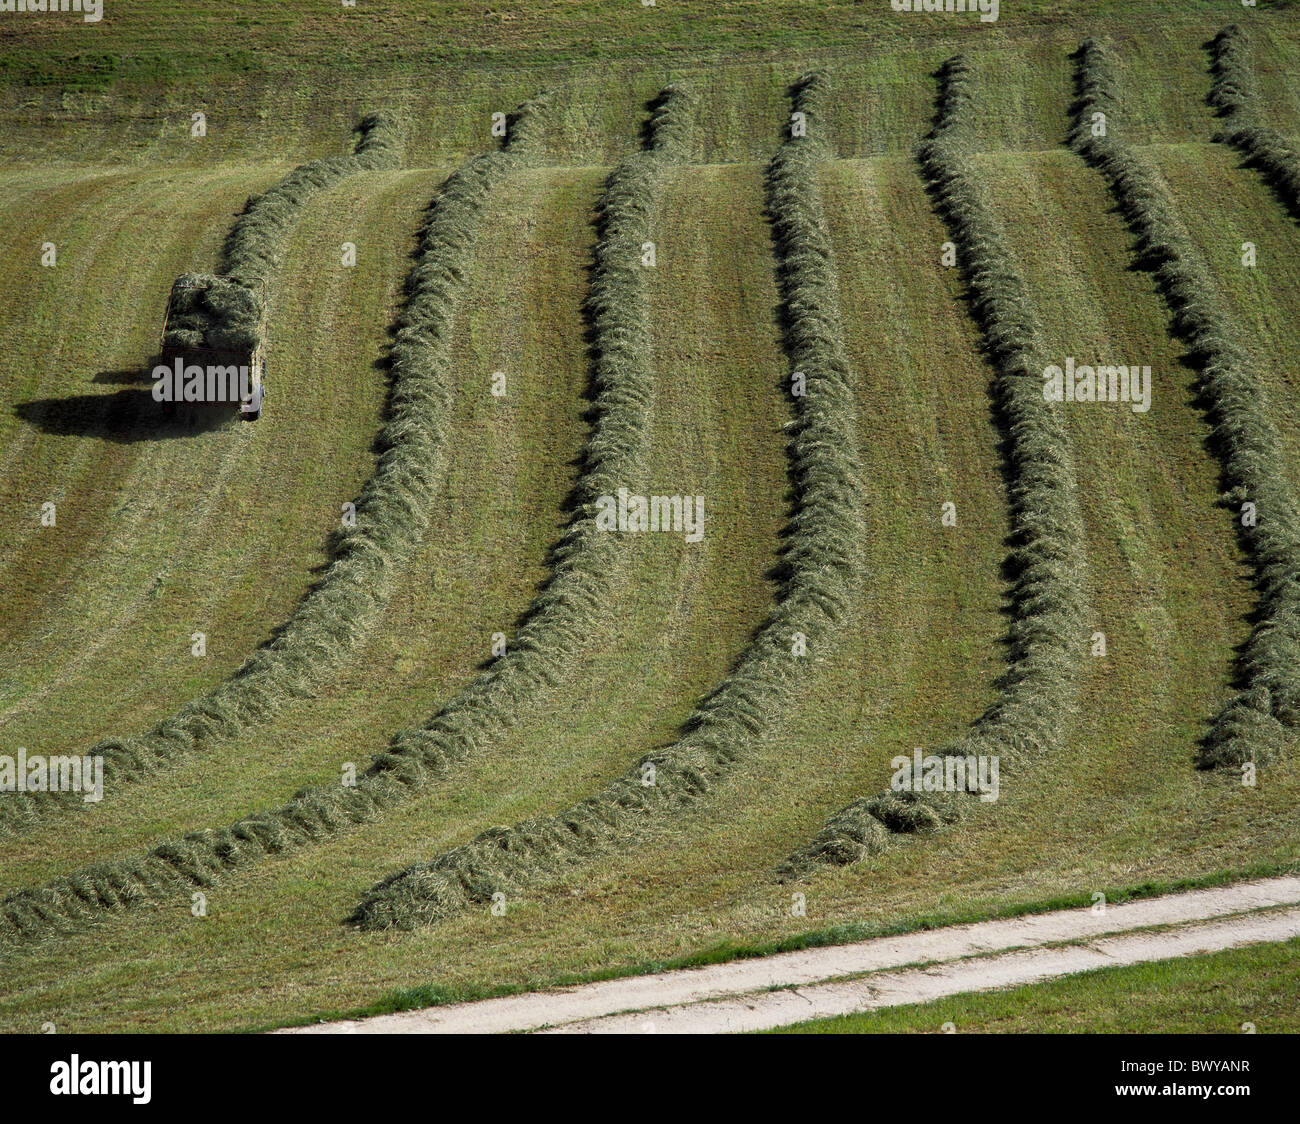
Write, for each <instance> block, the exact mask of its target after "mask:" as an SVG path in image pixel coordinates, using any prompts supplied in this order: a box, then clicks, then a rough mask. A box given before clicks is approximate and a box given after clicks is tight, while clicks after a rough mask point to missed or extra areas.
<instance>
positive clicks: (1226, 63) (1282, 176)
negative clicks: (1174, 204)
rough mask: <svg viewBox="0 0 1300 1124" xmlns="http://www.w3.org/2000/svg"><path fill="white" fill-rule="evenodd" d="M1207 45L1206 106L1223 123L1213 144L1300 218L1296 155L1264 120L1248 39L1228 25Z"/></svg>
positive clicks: (1299, 163)
mask: <svg viewBox="0 0 1300 1124" xmlns="http://www.w3.org/2000/svg"><path fill="white" fill-rule="evenodd" d="M1210 46H1211V51H1212V54H1213V63H1212V73H1213V76H1214V82H1213V84H1212V86H1211V88H1210V97H1209V101H1210V104H1211V105H1212V106H1214V108H1215V109H1216V110H1217V111H1218V113H1219V115H1220V117H1222V118H1223V129H1222V130H1221V131H1220V132H1219V134H1218V135H1217V136H1216V137H1215V140H1218V141H1222V142H1223V143H1225V144H1230V145H1232V146H1233V147H1234V148H1236V149H1237V150H1238V151H1240V152H1241V153H1242V155H1243V156H1245V157H1246V160H1247V162H1248V163H1249V164H1251V165H1252V166H1253V167H1255V168H1258V169H1259V171H1260V172H1261V173H1262V174H1263V176H1264V178H1265V180H1266V181H1267V182H1268V183H1269V185H1270V186H1271V187H1272V188H1273V190H1274V191H1276V192H1277V194H1278V196H1279V197H1280V198H1281V200H1282V202H1283V204H1284V205H1285V206H1286V207H1287V208H1288V209H1289V210H1290V212H1291V213H1292V214H1293V215H1295V216H1297V217H1298V218H1300V151H1297V149H1296V147H1295V145H1294V144H1293V143H1292V142H1291V141H1290V140H1288V139H1287V138H1286V137H1285V136H1284V135H1283V134H1282V133H1280V132H1278V130H1276V129H1273V128H1270V127H1269V126H1268V125H1267V124H1266V123H1265V121H1264V117H1263V114H1262V113H1261V111H1260V105H1261V100H1260V94H1259V88H1258V86H1257V84H1256V82H1255V66H1254V61H1253V59H1252V52H1251V45H1250V36H1249V34H1248V33H1247V32H1246V30H1245V28H1243V27H1242V26H1241V25H1240V24H1235V23H1234V24H1229V25H1228V26H1227V27H1225V28H1224V29H1223V30H1222V31H1220V32H1219V34H1218V35H1216V36H1215V37H1214V40H1213V42H1212V43H1211V45H1210Z"/></svg>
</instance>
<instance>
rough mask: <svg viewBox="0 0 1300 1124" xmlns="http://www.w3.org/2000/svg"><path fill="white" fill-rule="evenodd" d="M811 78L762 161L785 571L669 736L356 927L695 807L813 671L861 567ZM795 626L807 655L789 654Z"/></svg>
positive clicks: (597, 849)
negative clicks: (756, 619)
mask: <svg viewBox="0 0 1300 1124" xmlns="http://www.w3.org/2000/svg"><path fill="white" fill-rule="evenodd" d="M825 88H826V84H825V81H824V79H822V78H821V77H820V76H810V77H807V78H805V79H803V80H801V82H800V83H799V85H798V86H797V87H796V90H795V109H796V110H799V111H801V112H803V113H804V114H805V115H806V117H807V123H808V135H807V136H801V137H792V138H791V139H790V140H789V141H787V143H786V144H784V145H783V146H782V148H781V150H780V152H779V153H778V155H777V156H776V158H775V159H774V161H773V162H772V165H771V168H770V169H769V174H768V200H769V202H768V210H769V214H770V217H771V221H772V224H773V227H774V235H775V240H776V246H777V251H778V254H779V259H780V284H781V290H782V297H783V301H784V311H785V313H786V328H785V341H786V348H787V352H788V354H789V356H790V359H791V361H792V363H793V365H794V367H795V368H796V369H798V370H800V371H802V372H803V373H804V374H805V376H806V380H807V384H806V385H807V393H806V395H804V396H802V397H796V398H795V399H794V401H795V404H796V405H795V414H796V416H795V418H794V419H793V420H792V421H791V422H789V423H788V430H789V432H790V440H789V458H790V463H791V469H792V474H793V478H794V485H795V496H796V508H795V512H794V515H793V517H792V519H791V520H790V524H789V528H788V540H787V545H786V548H785V551H784V561H785V569H786V572H787V576H786V578H785V580H784V584H783V587H782V589H781V592H780V595H779V597H778V599H777V603H776V605H775V606H774V607H773V609H772V611H771V614H770V615H769V617H768V620H767V621H766V623H765V624H764V626H763V628H762V629H761V630H760V632H759V634H758V635H757V636H756V638H755V639H754V640H753V641H752V642H751V644H750V645H749V646H748V647H747V648H746V650H745V651H744V652H743V653H742V655H741V656H740V658H739V660H738V661H737V663H736V665H735V667H734V668H733V670H732V671H731V673H730V675H729V676H728V677H727V678H726V679H725V680H724V681H723V682H722V683H721V685H720V686H718V687H717V688H716V689H715V690H714V691H713V692H712V694H710V695H709V697H708V698H706V699H705V700H704V701H703V702H702V703H701V704H700V705H699V706H698V707H697V709H696V711H695V713H694V714H693V715H692V717H691V719H690V720H689V722H688V723H687V727H686V732H685V733H684V735H683V736H682V737H681V738H680V739H679V740H678V741H677V743H676V744H675V745H673V746H671V747H669V748H667V749H665V750H661V751H658V752H656V753H651V754H648V755H646V756H645V757H644V758H642V759H641V760H640V761H639V762H638V763H637V764H636V766H634V767H633V768H632V769H630V770H628V772H626V773H625V774H624V775H623V776H621V777H620V778H618V779H617V780H615V781H613V782H612V783H610V784H609V785H607V786H606V787H605V788H604V789H602V790H601V791H600V792H598V793H596V794H595V795H593V796H590V797H588V798H587V799H585V800H583V801H581V802H580V803H578V804H576V805H573V806H571V807H569V808H567V809H565V810H564V811H562V812H560V813H558V814H556V815H553V816H546V817H540V818H537V819H533V820H529V821H527V822H524V823H521V824H519V825H517V826H515V827H511V828H504V827H501V828H493V829H491V830H489V831H486V832H484V833H482V834H481V835H479V836H478V837H477V838H475V839H474V840H473V841H471V842H470V843H468V844H466V845H464V846H461V847H458V848H455V849H454V850H451V851H448V852H446V853H444V854H442V855H440V856H438V857H437V858H435V859H434V860H432V861H431V862H429V863H425V864H420V865H417V866H413V867H410V868H408V869H406V870H404V871H401V872H399V873H397V874H395V875H393V876H392V877H390V878H388V879H386V880H385V881H383V882H381V883H379V884H378V885H377V886H375V887H374V888H373V889H372V890H371V891H370V892H369V893H368V894H367V895H366V896H365V897H364V899H363V900H362V901H361V903H360V904H359V905H358V907H357V910H356V911H355V913H354V915H353V917H352V919H351V920H353V921H354V922H355V923H357V924H358V925H360V926H361V927H362V928H366V929H381V928H390V927H397V928H403V929H409V928H413V927H415V926H417V925H421V924H430V923H433V922H436V921H438V920H440V919H442V918H445V917H447V916H449V915H451V914H453V913H455V912H457V911H459V910H461V909H464V908H466V907H467V906H469V905H471V904H473V903H483V902H487V901H489V900H490V899H491V896H492V895H493V894H494V893H497V892H518V891H521V890H523V889H525V888H527V887H531V886H536V885H538V884H540V883H542V882H544V881H546V880H549V879H553V878H554V876H555V875H557V874H558V873H559V872H560V871H562V870H564V869H565V868H568V867H572V866H576V865H579V864H581V863H584V862H587V861H589V860H590V859H592V858H593V857H595V856H597V855H600V854H608V853H613V852H616V851H620V850H624V849H626V848H627V847H629V846H631V845H632V844H633V843H634V842H636V841H637V840H638V839H640V838H642V837H644V836H645V835H646V834H647V833H648V832H649V831H650V830H652V828H653V827H654V826H655V825H656V824H657V823H659V822H661V821H663V820H665V819H667V818H668V817H670V816H674V815H676V814H679V813H682V812H684V811H687V810H688V809H690V808H692V807H693V806H695V805H697V804H698V802H699V801H701V800H702V799H703V798H705V797H707V795H708V793H709V792H710V790H711V789H712V788H713V787H714V786H715V785H716V784H718V783H720V782H721V781H722V780H723V779H724V778H725V776H726V774H727V772H728V770H729V769H730V768H731V767H732V766H733V764H734V763H735V762H737V761H738V760H741V759H743V757H744V756H745V754H746V752H747V751H748V749H749V748H750V746H751V745H752V744H753V743H754V741H755V740H756V739H758V738H760V737H762V736H763V735H764V734H765V733H767V732H768V731H769V730H770V729H771V728H772V727H773V726H774V724H775V723H776V722H777V721H778V720H779V718H780V716H781V715H782V713H783V712H784V711H786V710H787V709H788V708H789V707H790V705H792V704H793V703H794V701H795V699H796V696H797V693H798V691H799V689H800V688H801V686H803V684H804V683H805V682H806V680H807V677H808V676H809V675H810V674H811V673H812V671H811V665H812V657H813V656H814V655H815V654H816V653H818V652H819V651H821V650H823V649H824V648H825V646H826V644H827V643H828V641H829V639H830V637H831V636H832V634H833V633H834V631H835V629H836V627H837V625H838V624H839V623H840V621H841V620H842V618H843V617H844V616H845V615H846V613H847V606H848V605H849V603H850V601H851V599H852V595H853V591H854V588H855V583H856V582H857V580H858V576H859V571H860V549H861V518H860V516H859V513H858V507H859V504H860V502H861V501H860V497H861V492H862V485H861V479H860V471H859V466H858V463H857V456H856V442H857V429H856V420H855V409H854V396H853V390H852V382H853V375H852V373H851V371H850V369H849V364H848V360H847V358H846V355H845V348H844V342H843V339H842V333H841V328H840V313H839V297H838V281H837V275H836V267H835V260H834V255H833V252H832V249H831V244H830V239H829V236H828V235H827V233H826V229H825V224H824V221H823V218H822V210H821V198H820V192H819V190H818V185H817V170H818V165H819V163H820V162H821V161H822V160H823V159H825V156H826V149H825V146H824V144H823V143H822V141H821V139H820V134H821V124H820V109H821V99H822V97H823V96H824V93H825ZM659 164H660V158H659V156H658V154H657V153H655V152H651V153H644V154H642V155H641V156H639V157H634V158H633V159H631V160H629V161H626V162H625V163H624V165H623V167H622V168H620V170H619V172H618V173H616V175H615V177H614V179H613V180H612V181H611V184H610V201H609V204H608V207H609V209H610V210H611V211H612V212H613V213H615V214H620V213H629V214H635V215H637V216H638V219H637V225H639V223H640V222H641V221H642V218H641V216H644V215H645V214H646V213H647V212H648V210H649V206H650V203H651V202H652V200H653V196H654V186H655V183H656V179H657V173H658V170H659ZM634 229H635V227H634ZM629 234H632V237H631V238H630V239H629V243H628V246H627V247H626V248H625V249H624V250H622V251H620V254H619V256H618V258H616V259H615V260H617V261H622V260H631V259H630V257H626V256H625V255H627V254H628V253H629V252H630V251H631V250H632V248H633V247H634V246H635V243H636V241H638V240H639V234H633V231H631V230H630V231H629ZM608 264H610V265H612V264H613V263H612V262H609V263H608ZM799 633H802V634H803V635H804V637H805V638H806V643H807V649H808V654H807V655H802V654H795V651H794V640H795V637H796V635H797V634H799Z"/></svg>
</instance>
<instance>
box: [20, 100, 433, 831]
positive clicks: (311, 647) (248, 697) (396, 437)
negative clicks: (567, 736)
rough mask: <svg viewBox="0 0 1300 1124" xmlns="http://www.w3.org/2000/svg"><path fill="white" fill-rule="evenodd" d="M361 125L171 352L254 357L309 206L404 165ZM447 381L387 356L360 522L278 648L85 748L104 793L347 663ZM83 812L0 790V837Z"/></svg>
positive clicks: (340, 539) (244, 254) (180, 323)
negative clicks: (352, 143)
mask: <svg viewBox="0 0 1300 1124" xmlns="http://www.w3.org/2000/svg"><path fill="white" fill-rule="evenodd" d="M358 128H359V130H360V132H361V139H360V140H359V141H358V143H357V146H356V151H355V152H354V154H353V155H351V156H334V157H329V158H327V159H323V160H313V161H312V162H310V163H308V164H304V165H302V166H301V167H298V168H296V169H295V170H294V171H292V172H290V173H289V175H287V176H286V177H285V178H284V179H283V180H282V181H281V182H280V183H279V184H278V185H277V186H276V187H274V188H272V189H271V190H270V191H268V192H266V193H265V194H263V195H260V196H254V197H253V198H251V199H250V200H249V202H248V205H247V207H246V209H245V212H244V214H243V215H242V216H241V217H240V219H239V221H238V222H237V223H236V224H235V226H234V228H233V229H232V230H231V232H230V234H229V236H228V237H227V239H226V244H225V249H224V252H223V264H224V266H225V275H224V276H212V275H210V274H194V273H190V274H183V275H182V276H181V277H179V278H177V280H176V283H175V284H174V286H173V289H172V298H171V305H170V316H169V320H168V325H167V328H168V331H167V335H166V337H165V339H164V344H165V345H171V346H178V347H211V348H216V349H218V350H235V351H251V350H252V349H253V348H254V347H256V346H259V345H260V344H261V343H262V342H264V341H263V340H262V336H261V333H262V332H263V330H264V325H265V309H264V307H263V305H262V299H263V294H264V293H265V292H266V290H267V287H268V285H269V283H270V282H271V281H273V280H274V275H275V272H276V270H277V269H278V268H279V265H280V256H281V253H282V252H283V246H284V241H285V238H286V236H287V235H288V233H289V231H290V230H291V228H292V227H293V225H294V223H295V222H297V219H298V216H299V215H300V214H301V211H302V208H303V207H304V206H305V205H306V203H307V201H308V200H309V199H310V198H311V197H312V196H313V195H315V194H316V193H318V192H319V191H321V190H323V189H325V188H327V187H330V186H331V185H333V184H334V183H337V182H338V181H339V180H341V179H342V178H344V177H345V176H348V175H352V174H354V173H357V172H362V171H376V170H381V169H386V168H393V167H397V166H398V165H399V164H400V138H399V132H398V127H397V123H396V122H395V121H394V119H393V118H391V117H389V116H387V115H384V114H375V115H372V116H369V117H367V118H365V119H364V120H363V121H362V122H361V124H360V125H359V126H358ZM410 311H411V310H409V309H408V314H409V313H410ZM442 311H443V312H445V311H446V310H442ZM428 312H429V310H425V312H424V315H428ZM443 362H444V363H445V359H444V360H443ZM444 381H445V373H444V372H443V371H442V370H441V369H438V370H435V369H433V367H428V369H425V364H423V363H420V364H414V363H410V362H406V363H398V362H397V361H396V356H395V357H394V363H393V370H392V385H391V388H390V391H389V398H388V419H387V422H386V424H385V426H384V428H383V430H382V431H381V433H380V435H379V438H378V447H379V449H380V450H381V453H380V457H379V462H378V464H377V466H376V469H375V472H374V474H373V475H372V476H371V477H370V479H369V481H368V482H367V483H366V485H365V487H364V489H363V491H362V493H361V495H360V496H359V497H358V498H357V500H356V508H357V520H356V526H355V527H352V528H345V529H342V530H341V531H339V532H338V533H336V535H335V537H334V540H333V542H332V544H331V545H332V555H333V561H332V562H331V564H330V566H329V568H328V570H327V571H326V572H325V574H324V575H323V576H322V577H321V579H320V581H319V582H318V583H317V584H316V586H315V587H314V588H313V589H312V590H311V591H310V592H308V594H307V595H306V596H305V597H304V598H303V600H302V601H301V602H300V603H299V605H298V606H297V608H296V610H295V612H294V615H293V617H292V618H291V619H290V620H289V622H288V623H287V624H286V625H285V626H284V627H283V628H282V629H281V631H280V633H279V634H278V635H277V637H276V638H275V640H273V641H272V642H271V643H270V644H268V645H266V646H265V647H263V648H260V649H259V650H258V651H257V652H255V653H254V654H253V655H252V656H251V657H250V658H249V659H248V661H247V662H246V663H245V664H244V666H243V667H241V668H240V669H239V670H238V671H237V672H235V674H234V675H233V676H231V677H230V678H229V679H227V680H226V681H225V682H224V683H222V684H220V685H219V686H218V687H216V688H214V689H213V690H212V691H210V692H208V694H206V695H203V696H201V697H200V698H197V699H193V700H191V701H190V702H188V703H186V704H185V705H184V706H183V707H181V709H180V710H179V711H177V712H176V713H175V714H173V715H171V716H169V717H168V718H165V719H163V720H162V721H160V722H158V723H157V724H156V725H155V726H154V727H153V729H151V730H150V731H149V732H148V733H146V734H144V735H143V736H140V737H131V738H105V739H103V740H101V741H100V742H99V743H98V744H96V745H94V746H93V747H91V748H90V749H89V750H88V751H87V756H102V757H103V758H104V780H105V794H106V796H111V794H112V793H113V792H114V791H115V790H117V789H118V788H120V787H121V786H123V785H125V784H128V783H130V782H131V781H134V780H137V779H139V778H140V777H142V776H146V775H148V774H150V773H154V772H157V771H158V770H159V769H161V768H163V767H165V766H166V765H168V764H169V763H171V762H172V761H175V760H176V759H178V758H180V757H182V756H184V755H185V754H187V753H191V752H194V751H197V750H200V749H203V748H210V747H212V746H214V745H218V744H220V743H221V742H224V741H227V740H229V739H231V738H236V737H240V736H243V735H245V734H247V733H249V732H250V731H252V730H254V729H256V728H257V727H258V726H259V725H261V724H262V723H264V722H266V721H267V720H268V719H269V718H271V717H272V716H273V715H274V714H275V713H276V712H277V711H278V710H279V709H280V708H281V707H282V706H283V705H284V704H285V703H286V702H287V701H288V700H290V699H292V698H294V697H297V696H303V695H307V694H310V693H311V691H312V689H313V688H314V686H315V685H316V684H317V683H319V682H320V680H321V678H322V677H323V676H324V675H326V674H327V673H328V672H329V671H330V670H331V669H332V668H334V667H337V666H338V665H339V664H340V663H341V662H342V661H343V660H344V659H346V657H347V656H348V654H349V653H350V652H351V650H352V649H353V648H354V647H355V644H356V642H357V640H358V639H359V638H360V637H361V635H362V634H363V632H364V629H365V627H366V625H367V623H368V622H369V621H370V620H372V619H373V618H374V616H375V614H376V613H377V611H378V610H379V609H380V608H381V607H382V606H383V604H384V603H385V601H386V600H387V597H388V594H389V592H390V590H391V582H392V579H393V577H394V575H395V574H397V573H398V572H400V570H401V568H402V567H403V565H404V564H405V562H406V560H407V558H408V557H409V555H410V551H411V549H412V548H413V546H414V545H415V544H416V543H417V542H418V541H419V538H420V536H421V535H422V534H423V531H424V528H425V526H426V524H427V522H428V506H429V502H430V500H431V499H432V496H433V491H434V488H435V487H436V484H437V481H438V479H439V478H440V476H441V472H442V454H441V448H442V444H443V429H444V425H445V419H444V414H445V412H446V405H445V403H446V397H447V395H446V391H445V387H444V385H443V384H444ZM79 804H80V799H79V797H78V796H77V795H76V794H75V793H73V794H68V793H48V792H42V793H14V794H6V795H5V796H4V798H3V799H0V838H3V837H4V836H5V835H7V834H12V833H14V832H16V831H21V830H24V829H26V828H29V827H31V826H33V825H35V824H36V823H38V822H40V821H41V820H43V819H45V818H46V817H47V816H48V815H49V814H51V813H53V812H55V811H56V810H58V809H63V808H68V807H76V806H78V805H79Z"/></svg>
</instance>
